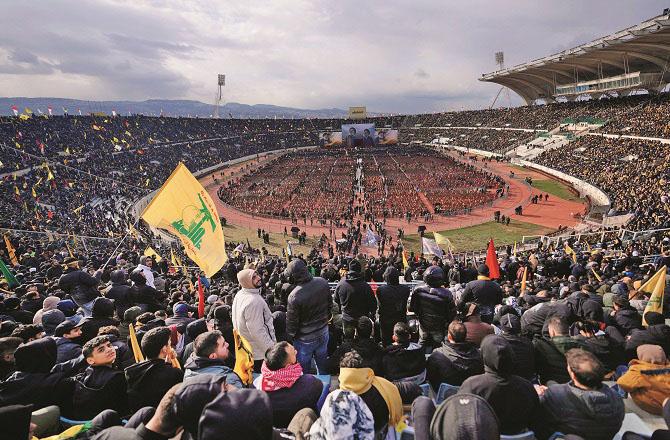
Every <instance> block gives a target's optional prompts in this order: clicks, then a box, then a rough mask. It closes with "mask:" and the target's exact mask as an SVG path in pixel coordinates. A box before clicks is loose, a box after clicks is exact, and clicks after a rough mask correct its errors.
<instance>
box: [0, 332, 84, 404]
mask: <svg viewBox="0 0 670 440" xmlns="http://www.w3.org/2000/svg"><path fill="white" fill-rule="evenodd" d="M14 358H15V362H16V371H15V372H14V373H12V374H11V375H10V376H9V377H8V378H7V379H6V380H5V381H4V382H1V383H0V406H5V405H16V404H20V405H29V404H32V405H33V410H37V409H40V408H44V407H46V406H50V405H58V406H59V407H61V410H63V409H66V408H69V407H70V406H71V399H72V390H73V385H74V381H73V380H72V379H70V378H67V377H66V376H65V374H63V373H50V371H51V369H52V368H53V367H54V365H55V364H56V358H57V348H56V341H54V340H53V339H52V338H43V339H38V340H36V341H32V342H29V343H27V344H25V345H22V346H20V347H19V348H18V349H17V350H16V352H15V353H14Z"/></svg>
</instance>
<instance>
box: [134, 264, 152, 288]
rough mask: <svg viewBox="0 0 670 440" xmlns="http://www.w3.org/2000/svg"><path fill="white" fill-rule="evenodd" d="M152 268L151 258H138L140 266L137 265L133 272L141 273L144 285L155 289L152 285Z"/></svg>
mask: <svg viewBox="0 0 670 440" xmlns="http://www.w3.org/2000/svg"><path fill="white" fill-rule="evenodd" d="M152 266H153V260H152V259H151V257H140V264H138V265H137V268H135V270H134V272H137V271H139V272H142V274H143V275H144V279H145V280H146V285H147V286H149V287H151V288H153V289H155V288H156V285H155V284H154V272H153V270H152Z"/></svg>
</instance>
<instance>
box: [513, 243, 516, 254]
mask: <svg viewBox="0 0 670 440" xmlns="http://www.w3.org/2000/svg"><path fill="white" fill-rule="evenodd" d="M512 255H514V256H515V257H516V241H515V242H514V250H513V251H512Z"/></svg>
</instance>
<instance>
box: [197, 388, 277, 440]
mask: <svg viewBox="0 0 670 440" xmlns="http://www.w3.org/2000/svg"><path fill="white" fill-rule="evenodd" d="M198 430H199V435H198V440H215V439H216V440H219V439H228V438H230V439H233V438H234V439H244V440H266V439H270V438H272V432H273V430H272V406H271V404H270V398H269V397H268V395H267V393H265V392H263V391H260V390H251V389H242V390H237V391H231V392H227V393H221V394H219V396H218V397H217V398H216V399H215V400H214V401H213V402H211V403H210V404H209V405H207V406H206V407H205V409H204V410H203V411H202V416H200V423H199V425H198Z"/></svg>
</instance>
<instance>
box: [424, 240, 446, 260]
mask: <svg viewBox="0 0 670 440" xmlns="http://www.w3.org/2000/svg"><path fill="white" fill-rule="evenodd" d="M421 252H422V253H424V254H432V255H435V256H436V257H440V258H442V255H443V254H442V249H440V247H439V246H438V245H437V243H436V242H435V240H433V239H431V238H426V237H422V238H421Z"/></svg>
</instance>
